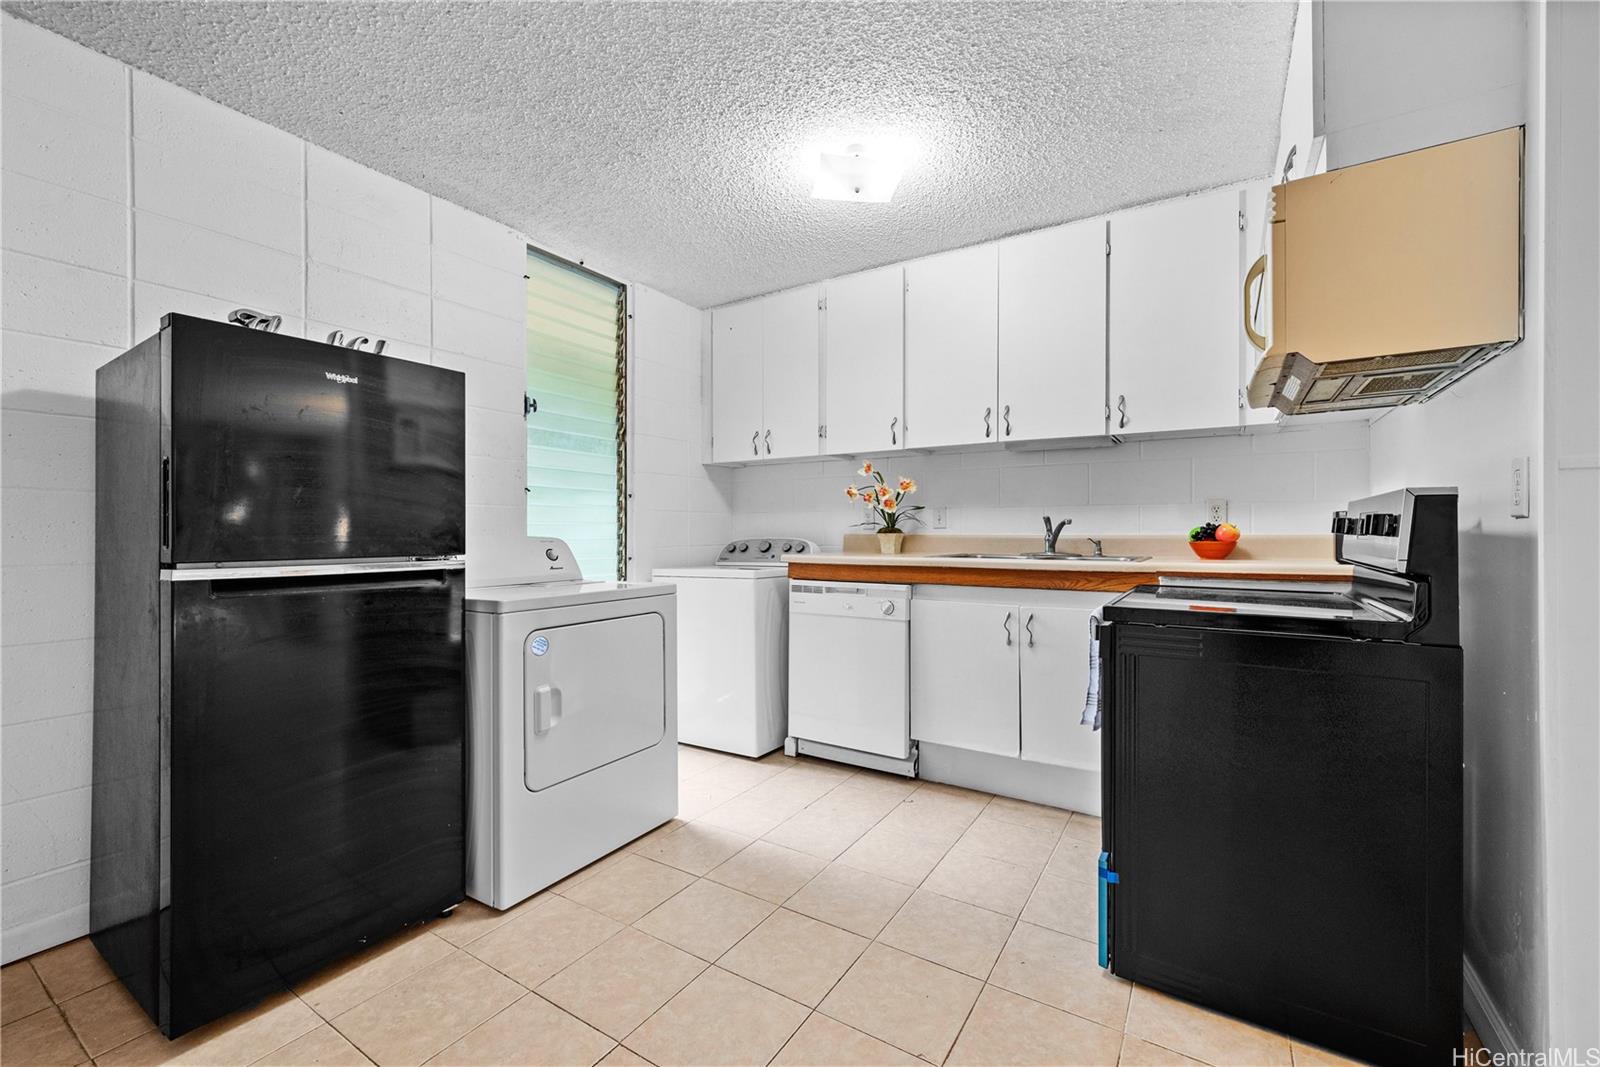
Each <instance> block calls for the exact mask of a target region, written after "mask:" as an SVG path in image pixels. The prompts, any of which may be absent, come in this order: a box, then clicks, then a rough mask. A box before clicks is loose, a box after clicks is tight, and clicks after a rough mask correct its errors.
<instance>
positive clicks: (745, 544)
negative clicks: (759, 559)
mask: <svg viewBox="0 0 1600 1067" xmlns="http://www.w3.org/2000/svg"><path fill="white" fill-rule="evenodd" d="M739 551H740V552H748V551H750V542H749V541H740V542H739Z"/></svg>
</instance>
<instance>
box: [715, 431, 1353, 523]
mask: <svg viewBox="0 0 1600 1067" xmlns="http://www.w3.org/2000/svg"><path fill="white" fill-rule="evenodd" d="M872 461H873V462H874V463H875V464H877V466H878V467H879V469H881V470H882V471H883V472H884V473H885V474H886V475H900V474H905V475H909V476H911V477H913V478H915V479H916V480H917V483H918V489H917V493H916V496H915V497H913V498H912V499H913V502H914V503H918V504H923V505H925V506H927V508H928V509H929V510H928V511H925V512H923V515H924V516H925V517H926V518H928V519H929V520H930V521H929V524H928V525H927V526H924V527H916V526H913V527H910V528H911V529H930V530H931V529H932V524H931V520H932V509H933V508H936V507H939V506H941V505H942V506H944V507H947V508H948V509H949V512H948V523H949V529H951V530H953V531H959V532H962V533H1035V532H1037V533H1039V534H1041V536H1042V535H1043V528H1042V525H1041V523H1040V517H1041V516H1043V515H1045V514H1049V515H1050V516H1052V517H1053V518H1055V519H1056V520H1057V521H1060V520H1061V519H1064V518H1070V519H1071V520H1072V525H1071V526H1070V527H1068V529H1067V531H1066V533H1065V534H1064V535H1063V536H1064V538H1070V537H1072V536H1075V535H1083V534H1094V535H1098V534H1103V533H1173V534H1182V533H1186V532H1188V530H1189V528H1190V527H1191V526H1194V525H1195V524H1196V523H1199V522H1203V521H1205V513H1206V512H1205V508H1206V500H1207V499H1209V498H1214V497H1220V498H1223V499H1226V500H1227V501H1228V502H1229V512H1228V515H1229V518H1230V519H1231V520H1232V521H1233V522H1235V523H1236V524H1238V526H1239V527H1240V528H1241V529H1242V530H1243V531H1244V532H1245V534H1246V536H1248V535H1249V534H1250V533H1252V532H1254V533H1320V532H1323V531H1325V530H1327V529H1328V521H1329V517H1330V515H1331V513H1332V512H1333V510H1334V509H1335V508H1339V507H1343V506H1344V505H1345V504H1346V503H1347V502H1349V500H1350V499H1351V498H1352V497H1357V496H1362V495H1364V494H1365V493H1366V492H1367V486H1368V478H1369V473H1368V459H1367V424H1366V423H1365V422H1330V423H1324V424H1321V425H1312V426H1304V427H1297V428H1293V429H1285V430H1273V429H1266V430H1258V431H1256V432H1252V433H1249V434H1244V435H1237V436H1226V437H1191V438H1182V439H1165V440H1154V441H1143V442H1138V441H1130V442H1126V443H1123V444H1119V445H1112V446H1109V447H1102V448H1079V449H1071V450H1062V451H1053V452H1004V451H997V450H987V451H985V450H973V451H965V452H945V453H932V454H917V453H900V454H891V455H887V456H876V457H872ZM859 466H860V460H840V459H828V460H803V461H799V462H795V463H785V464H782V465H775V466H750V467H743V468H739V469H738V470H737V471H736V472H735V474H734V479H733V485H734V510H735V515H734V520H733V533H734V536H735V537H754V536H758V535H765V536H771V535H774V534H776V535H779V536H785V537H787V536H798V537H807V538H810V539H812V540H814V541H817V542H818V543H819V544H823V545H837V544H838V543H839V539H840V535H841V534H842V533H844V532H846V529H847V527H849V525H850V524H851V523H855V522H859V521H860V520H861V519H862V518H863V517H864V509H863V508H862V507H861V506H859V505H855V504H851V503H850V501H848V500H847V499H845V496H844V487H845V485H846V484H848V483H849V482H851V481H852V480H854V481H860V479H858V478H856V477H855V472H856V470H857V469H858V467H859ZM1063 544H1065V541H1063Z"/></svg>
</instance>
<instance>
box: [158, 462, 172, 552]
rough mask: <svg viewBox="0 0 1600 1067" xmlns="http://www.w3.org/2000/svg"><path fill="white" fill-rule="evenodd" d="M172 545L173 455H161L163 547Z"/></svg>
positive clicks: (164, 548)
mask: <svg viewBox="0 0 1600 1067" xmlns="http://www.w3.org/2000/svg"><path fill="white" fill-rule="evenodd" d="M171 547H172V457H171V456H162V457H161V548H162V549H163V550H166V549H169V548H171Z"/></svg>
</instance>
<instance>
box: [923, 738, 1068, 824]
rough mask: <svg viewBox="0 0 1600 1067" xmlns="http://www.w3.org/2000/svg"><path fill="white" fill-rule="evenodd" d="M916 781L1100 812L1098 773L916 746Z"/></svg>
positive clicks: (1053, 805)
mask: <svg viewBox="0 0 1600 1067" xmlns="http://www.w3.org/2000/svg"><path fill="white" fill-rule="evenodd" d="M917 744H918V749H919V756H918V760H917V777H918V778H926V779H928V780H929V781H931V782H943V783H944V784H946V785H959V786H963V787H965V788H967V789H978V790H982V791H983V792H985V793H996V794H998V795H1000V796H1003V797H1014V798H1016V799H1017V800H1030V801H1032V802H1033V803H1035V804H1049V805H1050V806H1051V807H1056V808H1067V809H1068V810H1071V811H1081V812H1083V813H1084V814H1085V815H1099V814H1100V772H1099V771H1098V770H1088V769H1087V768H1081V767H1058V766H1056V765H1055V764H1053V763H1033V762H1031V761H1029V760H1022V759H1017V758H1016V757H1015V756H996V755H992V754H990V753H987V752H973V751H970V750H968V749H963V748H950V747H947V746H945V745H930V744H928V743H927V742H926V741H919V742H918V743H917Z"/></svg>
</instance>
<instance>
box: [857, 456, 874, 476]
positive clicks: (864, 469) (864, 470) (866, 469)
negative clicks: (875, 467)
mask: <svg viewBox="0 0 1600 1067" xmlns="http://www.w3.org/2000/svg"><path fill="white" fill-rule="evenodd" d="M856 473H857V474H859V475H861V476H862V477H863V478H867V477H870V476H871V475H872V463H871V461H870V460H869V461H868V462H866V463H863V464H862V465H861V469H860V470H858V471H856Z"/></svg>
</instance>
